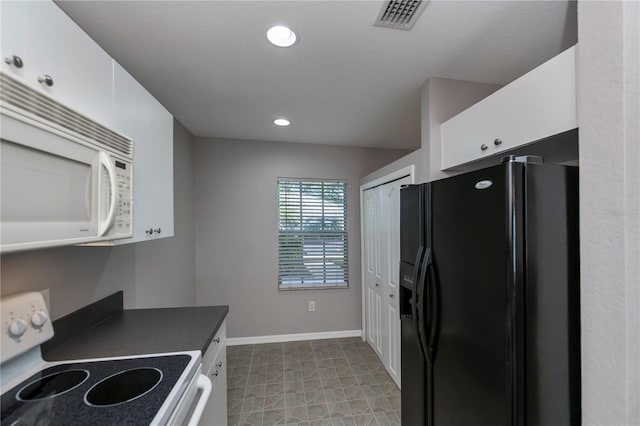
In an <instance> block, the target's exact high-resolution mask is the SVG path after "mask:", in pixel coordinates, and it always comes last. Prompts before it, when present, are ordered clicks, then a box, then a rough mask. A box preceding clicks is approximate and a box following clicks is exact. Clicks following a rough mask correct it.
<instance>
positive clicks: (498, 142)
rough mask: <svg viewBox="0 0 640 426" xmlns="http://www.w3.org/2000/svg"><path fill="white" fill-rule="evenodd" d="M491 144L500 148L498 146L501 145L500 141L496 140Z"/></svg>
mask: <svg viewBox="0 0 640 426" xmlns="http://www.w3.org/2000/svg"><path fill="white" fill-rule="evenodd" d="M493 144H494V145H495V146H500V145H502V141H501V140H500V139H496V140H494V141H493Z"/></svg>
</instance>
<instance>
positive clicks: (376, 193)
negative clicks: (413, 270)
mask: <svg viewBox="0 0 640 426" xmlns="http://www.w3.org/2000/svg"><path fill="white" fill-rule="evenodd" d="M410 182H411V180H410V177H408V176H407V177H405V178H402V179H399V180H396V181H393V182H389V183H387V184H384V185H381V186H378V187H376V188H372V189H369V190H366V191H365V192H364V209H365V213H364V243H365V244H364V247H365V253H364V261H365V285H366V289H365V306H364V309H365V310H366V311H365V319H366V325H365V326H366V328H367V333H366V336H367V342H368V343H369V345H370V346H371V348H372V349H373V350H374V351H375V352H376V354H377V355H378V356H379V357H380V360H381V361H382V363H383V364H384V366H385V368H386V370H387V371H388V373H389V375H390V376H391V378H392V379H393V380H394V381H395V383H396V384H397V385H398V386H400V310H399V305H398V298H399V289H400V288H399V277H400V271H399V267H400V188H401V186H402V185H406V184H409V183H410Z"/></svg>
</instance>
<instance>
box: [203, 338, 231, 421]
mask: <svg viewBox="0 0 640 426" xmlns="http://www.w3.org/2000/svg"><path fill="white" fill-rule="evenodd" d="M208 376H209V379H210V380H211V385H212V390H211V396H210V397H209V402H208V403H207V407H206V408H205V411H204V413H203V415H202V418H201V419H200V424H201V425H212V426H225V425H226V424H227V348H226V346H224V347H222V348H221V349H220V352H219V354H218V356H217V357H216V359H215V361H214V363H213V366H212V368H211V370H210V371H209V374H208Z"/></svg>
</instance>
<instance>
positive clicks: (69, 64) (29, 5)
mask: <svg viewBox="0 0 640 426" xmlns="http://www.w3.org/2000/svg"><path fill="white" fill-rule="evenodd" d="M5 24H6V25H5ZM2 39H3V41H2V55H3V57H7V56H10V55H18V56H20V57H21V58H22V60H23V67H22V69H17V68H16V67H15V66H14V65H8V64H6V63H5V62H4V61H3V69H5V70H8V71H9V72H11V73H12V74H14V75H16V76H19V77H21V78H22V80H23V81H24V82H26V83H27V84H28V85H30V86H32V87H35V88H37V89H38V90H41V91H44V92H45V93H48V94H49V95H51V96H52V97H53V98H55V99H56V100H58V101H60V102H62V103H63V104H65V105H67V106H69V107H70V108H72V109H74V110H76V111H78V112H80V113H82V114H83V115H86V116H87V117H89V118H92V119H93V120H95V121H97V122H99V123H101V124H104V125H107V126H111V125H112V124H113V118H114V117H113V103H112V93H113V65H112V60H111V58H110V57H109V55H107V53H106V52H105V51H104V50H103V49H102V48H101V47H100V46H99V45H98V44H96V43H95V42H94V41H93V40H92V39H91V37H89V36H88V35H87V34H86V33H85V32H84V31H83V30H82V29H81V28H80V27H79V26H78V25H76V24H75V22H73V21H72V20H71V18H69V17H68V16H67V15H66V14H65V13H64V12H63V11H62V10H61V9H60V8H59V7H58V6H56V5H55V3H53V2H47V1H37V2H3V3H2ZM45 75H47V76H49V77H50V78H51V81H52V85H51V86H49V85H47V84H44V83H40V82H38V78H40V77H44V76H45Z"/></svg>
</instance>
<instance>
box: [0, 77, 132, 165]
mask: <svg viewBox="0 0 640 426" xmlns="http://www.w3.org/2000/svg"><path fill="white" fill-rule="evenodd" d="M0 85H1V87H0V88H1V90H0V99H1V100H2V102H4V103H7V104H9V105H13V106H15V107H18V108H20V109H21V110H23V111H26V112H29V113H31V114H33V115H36V116H38V117H40V118H42V119H45V120H47V121H49V122H51V123H54V124H56V125H58V126H60V127H63V128H64V129H66V130H70V131H72V132H75V133H77V134H79V135H81V136H83V137H84V138H88V139H89V140H91V141H92V142H94V143H98V144H100V145H102V146H104V147H105V148H107V149H108V150H110V151H112V152H118V153H120V154H123V155H125V156H127V157H129V158H133V141H132V140H131V139H129V138H127V137H126V136H123V135H120V134H119V133H116V132H114V131H113V130H111V129H109V128H107V127H105V126H103V125H102V124H99V123H97V122H95V121H93V120H92V119H90V118H88V117H85V116H84V115H82V114H80V113H78V112H76V111H74V110H73V109H71V108H69V107H67V106H65V105H63V104H61V103H60V102H57V101H55V100H54V99H52V98H51V97H49V96H47V95H45V94H43V93H40V92H38V91H37V90H35V89H32V88H31V87H29V86H27V85H26V84H24V83H22V82H20V81H18V80H16V79H14V78H12V77H10V76H8V75H6V74H5V73H4V72H3V73H0Z"/></svg>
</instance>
